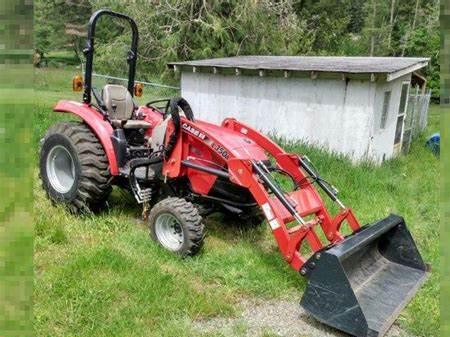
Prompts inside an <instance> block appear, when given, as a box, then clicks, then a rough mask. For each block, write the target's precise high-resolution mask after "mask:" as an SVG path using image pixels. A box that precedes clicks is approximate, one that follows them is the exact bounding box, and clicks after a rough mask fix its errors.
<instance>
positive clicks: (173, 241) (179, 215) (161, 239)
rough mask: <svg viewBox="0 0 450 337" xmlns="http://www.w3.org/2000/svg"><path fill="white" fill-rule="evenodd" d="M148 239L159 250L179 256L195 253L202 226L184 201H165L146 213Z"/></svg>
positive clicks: (201, 233)
mask: <svg viewBox="0 0 450 337" xmlns="http://www.w3.org/2000/svg"><path fill="white" fill-rule="evenodd" d="M148 221H149V227H150V235H151V237H152V239H153V240H155V241H156V242H158V243H159V244H160V245H161V246H163V247H164V248H166V249H167V250H170V251H172V252H174V253H176V254H179V255H181V256H192V255H195V254H196V253H198V251H199V250H200V248H201V247H202V245H203V239H204V237H205V235H204V225H203V222H202V217H201V216H200V214H199V212H198V210H197V208H196V207H195V206H194V205H193V204H192V203H190V202H188V201H186V200H185V199H181V198H175V197H169V198H166V199H163V200H161V201H160V202H158V203H157V204H156V205H155V206H153V207H152V209H151V210H150V214H149V217H148Z"/></svg>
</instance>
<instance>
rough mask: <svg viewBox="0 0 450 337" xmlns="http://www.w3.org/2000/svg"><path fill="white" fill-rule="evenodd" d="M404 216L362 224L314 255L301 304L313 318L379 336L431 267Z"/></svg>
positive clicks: (355, 332)
mask: <svg viewBox="0 0 450 337" xmlns="http://www.w3.org/2000/svg"><path fill="white" fill-rule="evenodd" d="M429 270H430V269H429V266H428V265H426V264H425V263H424V262H423V260H422V257H421V255H420V253H419V251H418V250H417V247H416V244H415V243H414V240H413V238H412V236H411V233H410V232H409V230H408V229H407V227H406V224H405V221H404V219H403V218H402V217H399V216H397V215H393V214H391V215H390V216H388V217H387V218H385V219H383V220H381V221H378V222H376V223H374V224H371V225H367V226H364V227H362V228H361V230H360V231H358V232H356V233H354V234H352V235H350V236H348V237H346V238H345V239H344V241H342V242H340V243H338V244H336V245H332V246H329V247H327V248H326V249H324V250H322V251H320V252H317V253H316V254H314V255H313V256H312V257H311V258H310V259H309V260H308V261H307V263H306V264H305V265H304V267H303V268H302V273H304V275H305V276H306V278H307V279H308V285H307V288H306V291H305V293H304V295H303V297H302V300H301V302H300V305H301V306H302V307H303V308H304V309H305V310H307V311H308V312H309V313H310V314H312V316H314V317H315V318H316V319H317V320H319V321H321V322H322V323H325V324H327V325H330V326H332V327H334V328H336V329H339V330H342V331H344V332H346V333H349V334H351V335H353V336H357V337H381V336H383V335H384V334H385V333H386V331H387V330H388V329H389V327H390V326H391V325H392V323H394V321H395V319H396V318H397V317H398V315H399V314H400V312H401V310H402V309H403V308H404V307H405V306H406V305H407V304H408V302H409V301H410V300H411V299H412V297H413V296H414V294H415V293H416V292H417V291H418V289H419V287H420V286H421V285H422V284H423V283H424V282H425V280H426V279H427V276H428V272H429Z"/></svg>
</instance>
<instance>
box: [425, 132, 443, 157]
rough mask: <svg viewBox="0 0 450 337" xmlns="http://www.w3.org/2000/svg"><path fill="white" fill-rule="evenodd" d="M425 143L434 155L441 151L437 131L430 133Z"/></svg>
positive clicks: (439, 136)
mask: <svg viewBox="0 0 450 337" xmlns="http://www.w3.org/2000/svg"><path fill="white" fill-rule="evenodd" d="M426 145H427V146H428V147H429V148H430V149H431V151H432V152H433V153H434V154H435V155H436V156H439V155H440V153H441V134H440V133H439V132H436V133H434V134H432V135H431V136H430V137H428V139H427V142H426Z"/></svg>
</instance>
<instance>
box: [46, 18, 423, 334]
mask: <svg viewBox="0 0 450 337" xmlns="http://www.w3.org/2000/svg"><path fill="white" fill-rule="evenodd" d="M101 16H106V17H111V18H116V19H121V20H124V21H125V22H128V23H129V24H130V25H131V27H132V33H133V38H132V46H131V49H130V51H129V53H128V55H127V60H128V64H129V77H128V86H127V87H123V86H120V85H113V84H108V85H106V86H104V87H103V88H102V89H101V90H98V89H97V88H94V87H92V80H91V79H92V63H93V55H94V38H95V27H96V22H97V20H98V18H99V17H101ZM137 43H138V30H137V26H136V23H135V22H134V21H133V19H131V18H130V17H128V16H126V15H123V14H119V13H115V12H112V11H110V10H99V11H97V12H96V13H94V14H93V16H92V17H91V20H90V22H89V28H88V42H87V47H86V49H85V50H84V53H85V55H86V68H85V69H86V72H85V79H84V82H83V83H82V84H80V81H81V79H80V77H77V78H76V79H75V80H74V88H77V89H81V88H84V94H83V101H82V102H81V103H80V102H73V101H60V102H58V104H57V105H56V106H55V108H54V110H55V111H56V112H62V113H71V114H74V115H76V116H78V117H79V119H80V121H79V122H73V121H72V122H60V123H58V124H56V125H54V126H52V127H51V128H50V129H49V130H48V132H47V133H46V135H45V137H44V138H43V140H42V146H41V156H40V176H41V179H42V182H43V186H44V189H45V190H46V192H47V194H48V196H49V197H50V199H52V200H53V201H55V202H58V203H62V204H65V205H66V206H67V207H68V208H69V209H70V210H71V211H72V212H85V211H89V212H90V211H96V210H98V209H100V208H101V207H104V206H105V200H106V199H107V197H108V195H109V193H110V191H111V187H112V186H113V185H116V186H119V187H121V188H124V189H126V190H128V191H130V192H131V193H132V194H133V195H134V197H135V198H136V201H137V202H138V203H139V204H142V205H143V209H144V211H143V214H144V219H146V221H147V223H148V226H149V231H150V235H151V237H152V238H153V239H154V240H155V241H156V242H157V243H158V244H160V245H161V246H163V247H164V248H166V249H168V250H170V251H172V252H174V253H176V254H179V255H181V256H189V255H194V254H196V253H197V252H198V251H199V250H200V248H201V247H202V244H203V241H204V238H205V234H204V229H205V226H204V223H203V218H205V217H207V216H208V215H209V214H212V213H214V212H222V213H226V214H227V215H230V216H231V217H234V218H235V219H237V220H238V221H240V222H241V223H242V224H243V225H247V224H248V225H255V224H258V223H261V222H263V220H265V221H266V222H267V224H268V225H269V227H270V230H271V231H272V233H273V236H274V238H275V240H276V242H277V244H278V247H279V250H280V252H281V255H282V256H283V258H284V259H285V260H286V262H287V263H288V264H289V265H290V266H291V267H292V268H294V269H295V270H296V271H298V272H299V274H300V275H301V276H302V277H305V278H306V279H307V280H308V282H307V287H306V290H305V293H304V295H303V298H302V300H301V306H302V307H304V308H305V309H306V310H307V311H308V312H309V313H310V314H311V315H312V316H314V317H315V318H316V319H318V320H319V321H321V322H323V323H325V324H327V325H329V326H332V327H334V328H336V329H339V330H342V331H344V332H347V333H349V334H351V335H353V336H358V337H369V336H370V337H375V336H383V335H384V333H385V332H386V331H387V329H388V328H389V327H390V326H391V324H392V323H393V322H394V320H395V319H396V318H397V316H398V315H399V313H400V312H401V310H402V309H403V307H404V306H405V305H406V304H407V303H408V301H409V300H410V299H411V298H412V297H413V296H414V294H415V293H416V292H417V290H418V289H419V287H420V285H421V284H422V283H423V282H424V281H425V280H426V278H427V275H428V267H427V265H426V264H425V263H424V261H423V260H422V258H421V256H420V253H419V251H418V250H417V247H416V245H415V243H414V240H413V238H412V236H411V234H410V232H409V230H408V228H407V226H406V224H405V221H404V219H403V218H402V217H399V216H397V215H393V214H391V215H389V216H387V217H386V218H384V219H382V220H379V221H376V222H374V223H371V224H368V225H365V226H361V225H360V223H359V221H358V220H357V218H356V217H355V215H354V213H353V211H352V210H351V209H350V208H349V207H347V206H346V205H344V203H343V202H342V201H341V200H340V199H339V198H338V196H337V190H336V189H335V188H334V187H333V186H332V185H331V184H329V183H328V182H326V181H325V180H324V179H323V178H322V177H321V176H320V175H319V173H318V172H317V170H316V169H315V168H314V166H313V164H312V163H311V161H310V160H309V159H308V157H307V156H305V155H298V154H294V153H287V152H285V151H284V150H283V149H282V148H281V147H280V146H279V145H278V144H276V143H275V142H274V141H272V140H271V139H270V138H268V137H266V136H264V135H263V134H261V133H260V132H258V131H257V130H255V129H253V128H251V127H250V126H248V125H245V124H243V123H241V122H239V121H238V120H236V119H232V118H228V119H225V120H224V121H223V122H222V124H221V125H214V124H211V123H208V122H206V121H201V120H197V119H195V117H194V113H193V111H192V109H191V107H190V106H189V104H188V102H187V101H186V100H184V99H183V98H172V99H164V100H158V101H153V102H149V103H147V104H146V105H143V106H138V105H137V104H136V103H135V101H134V98H133V96H134V95H135V94H136V95H137V94H139V93H140V92H141V91H142V87H138V86H137V85H136V83H135V78H134V77H135V67H136V58H137ZM279 176H283V177H284V178H285V180H288V181H290V184H291V186H292V188H291V189H289V190H286V189H283V188H282V187H281V184H280V182H279V181H280V179H279ZM319 190H322V191H323V193H324V195H325V196H326V197H328V198H330V199H331V200H332V201H333V202H335V203H336V204H337V206H338V208H339V211H338V212H337V214H334V215H332V214H331V212H329V211H328V209H327V208H326V206H325V203H324V201H323V200H322V197H321V195H320V194H319ZM343 224H346V225H348V227H349V229H350V232H351V234H349V235H347V236H345V235H343V234H342V230H341V227H342V225H343ZM305 246H308V247H309V249H310V251H311V252H312V253H310V254H309V255H305V254H303V253H302V252H304V251H305V249H303V248H304V247H305Z"/></svg>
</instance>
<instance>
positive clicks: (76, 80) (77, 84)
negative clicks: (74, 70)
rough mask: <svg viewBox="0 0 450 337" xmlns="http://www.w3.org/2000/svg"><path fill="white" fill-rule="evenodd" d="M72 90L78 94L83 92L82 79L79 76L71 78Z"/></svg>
mask: <svg viewBox="0 0 450 337" xmlns="http://www.w3.org/2000/svg"><path fill="white" fill-rule="evenodd" d="M72 90H73V91H75V92H80V91H82V90H83V77H81V76H79V75H77V76H74V77H73V79H72Z"/></svg>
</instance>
